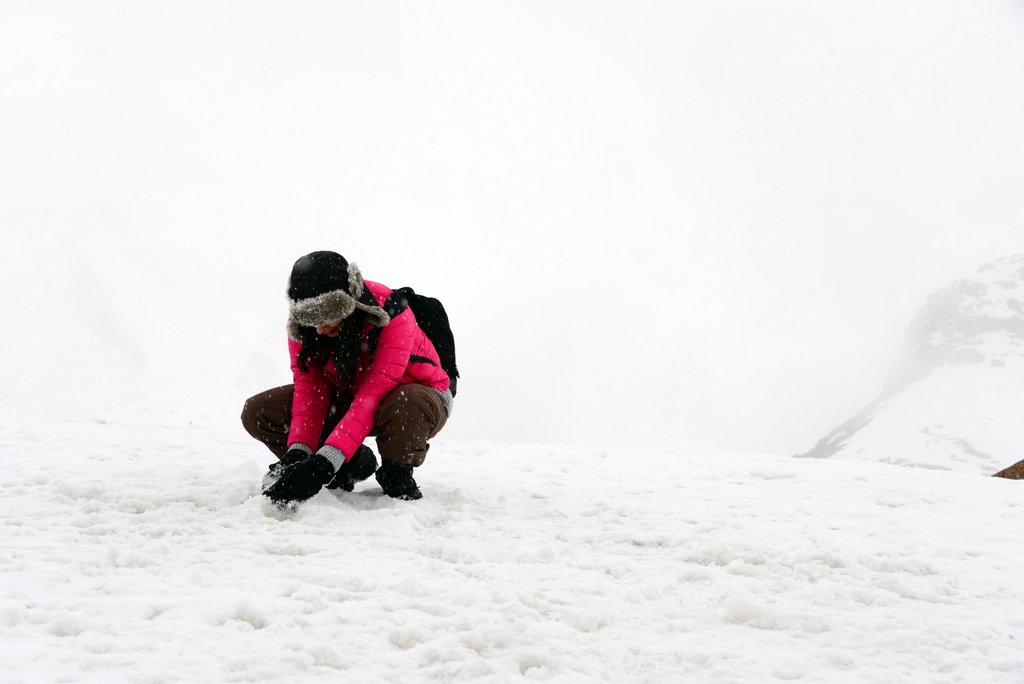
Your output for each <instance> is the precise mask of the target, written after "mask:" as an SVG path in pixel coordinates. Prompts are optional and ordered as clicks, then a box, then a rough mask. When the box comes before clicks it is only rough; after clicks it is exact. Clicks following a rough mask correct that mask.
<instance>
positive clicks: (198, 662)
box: [0, 415, 1024, 684]
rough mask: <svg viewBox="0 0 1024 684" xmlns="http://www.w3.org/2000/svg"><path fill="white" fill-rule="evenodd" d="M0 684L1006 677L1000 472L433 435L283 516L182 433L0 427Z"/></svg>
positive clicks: (224, 458) (238, 455)
mask: <svg viewBox="0 0 1024 684" xmlns="http://www.w3.org/2000/svg"><path fill="white" fill-rule="evenodd" d="M0 432H2V434H3V435H4V437H5V439H4V441H3V444H2V445H0V467H2V468H3V473H4V477H3V479H2V480H0V525H2V526H3V540H4V542H3V545H2V547H0V586H2V595H0V681H3V682H33V683H35V682H56V681H75V682H103V683H105V684H108V683H111V682H198V681H202V682H260V683H262V682H267V681H287V682H319V681H324V682H327V681H339V678H344V679H345V680H346V681H356V682H454V681H458V682H506V681H518V680H522V679H529V680H535V679H536V680H544V681H552V682H585V681H607V682H616V683H619V682H669V681H700V682H712V681H714V682H753V681H771V680H776V679H779V680H796V681H813V682H897V681H898V682H909V681H962V682H981V681H984V682H1020V681H1024V589H1022V588H1021V586H1020V583H1019V582H1018V581H1017V578H1018V571H1019V568H1020V567H1021V566H1022V564H1024V550H1022V548H1021V545H1020V543H1019V542H1020V525H1019V522H1020V519H1021V514H1022V512H1024V497H1022V496H1021V494H1022V489H1021V485H1020V483H1018V482H1013V481H1007V480H1000V479H994V478H982V477H977V476H975V475H973V474H964V473H957V472H937V471H923V470H910V469H906V468H899V467H894V466H891V465H885V464H873V463H850V462H843V461H840V460H808V459H794V458H786V457H776V456H751V455H735V454H725V453H714V452H693V453H678V454H668V453H645V452H638V451H618V452H613V451H594V450H587V449H579V448H569V447H555V446H509V445H503V444H493V443H456V442H445V441H438V442H437V443H436V445H435V448H434V449H432V450H431V453H430V458H429V459H428V461H427V464H426V466H425V467H424V468H422V469H421V470H420V471H418V479H419V481H420V484H421V486H422V488H423V491H424V494H425V498H424V499H423V500H422V501H418V502H400V501H394V500H391V499H386V498H383V497H382V496H381V495H380V493H379V489H378V488H377V487H376V486H375V485H371V484H369V483H363V484H361V485H359V486H357V489H356V491H355V492H353V493H351V494H344V493H342V494H339V495H336V494H334V493H332V492H321V493H320V494H318V495H317V496H316V497H314V498H313V499H312V500H310V501H309V502H307V503H306V504H305V505H304V506H303V507H302V508H301V509H300V510H299V511H298V513H297V514H295V515H292V516H285V515H281V514H275V512H273V509H270V508H268V507H267V506H266V505H265V504H264V502H263V500H262V497H260V496H259V495H258V494H257V491H258V482H259V480H260V476H261V474H262V471H263V469H264V468H265V466H266V464H267V463H268V462H269V461H270V460H271V458H270V457H269V454H268V452H266V451H265V450H264V449H262V447H261V446H260V445H258V444H256V443H254V442H253V441H252V440H250V439H248V437H246V436H245V435H243V434H242V432H241V428H238V429H236V430H233V431H231V432H228V433H225V432H223V431H220V430H215V429H211V428H202V427H199V426H197V425H188V424H182V425H166V426H163V427H160V426H149V427H140V426H139V425H138V424H117V423H98V422H90V421H87V420H81V419H54V418H30V417H15V416H11V415H0Z"/></svg>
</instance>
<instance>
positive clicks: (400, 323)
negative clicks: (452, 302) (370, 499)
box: [242, 252, 452, 505]
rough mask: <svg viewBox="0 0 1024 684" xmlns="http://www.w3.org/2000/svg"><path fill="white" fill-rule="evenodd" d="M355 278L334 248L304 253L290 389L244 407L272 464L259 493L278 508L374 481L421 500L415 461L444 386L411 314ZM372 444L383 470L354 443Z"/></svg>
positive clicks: (438, 411) (292, 319)
mask: <svg viewBox="0 0 1024 684" xmlns="http://www.w3.org/2000/svg"><path fill="white" fill-rule="evenodd" d="M390 295H391V290H390V289H389V288H387V287H385V286H383V285H380V284H378V283H374V282H370V281H368V280H367V281H364V280H363V278H362V275H361V274H360V273H359V269H358V268H357V267H356V265H355V264H350V263H348V261H347V260H346V259H345V258H344V257H343V256H341V255H340V254H337V253H335V252H313V253H311V254H307V255H306V256H303V257H301V258H300V259H299V260H298V261H296V262H295V265H294V266H293V267H292V272H291V278H290V280H289V283H288V297H289V299H290V305H289V319H288V336H289V339H288V350H289V352H290V354H291V367H292V377H293V381H294V382H293V384H291V385H285V386H283V387H277V388H274V389H271V390H267V391H265V392H262V393H260V394H257V395H256V396H254V397H250V398H249V399H248V400H247V401H246V402H245V407H244V408H243V410H242V424H243V425H244V426H245V429H246V431H247V432H248V433H249V434H250V435H252V436H253V437H254V438H256V439H257V440H259V441H261V442H263V443H264V444H265V445H266V446H267V447H268V448H269V449H270V450H271V451H272V452H273V453H274V455H276V456H277V457H278V459H279V462H278V463H274V464H273V465H271V466H270V472H268V473H267V476H266V477H265V478H264V487H263V493H264V494H265V495H266V496H268V497H269V498H270V499H271V500H273V501H274V502H275V503H277V504H278V505H282V504H288V503H292V502H298V501H303V500H305V499H308V498H310V497H312V496H313V495H315V494H316V493H317V492H319V491H320V489H321V488H322V487H324V486H327V487H328V488H337V489H343V490H346V491H352V489H353V486H354V484H355V483H356V482H358V481H360V480H364V479H366V478H368V477H370V475H373V474H374V473H376V479H377V482H378V483H379V484H380V486H381V489H383V491H384V493H385V494H386V495H388V496H390V497H394V498H397V499H405V500H414V499H419V498H421V497H422V494H421V492H420V490H419V487H418V486H417V484H416V480H415V479H414V478H413V468H415V467H418V466H421V465H423V461H424V459H425V458H426V456H427V450H428V449H429V448H430V445H429V444H428V440H429V439H431V438H432V437H434V436H435V435H437V433H438V432H440V431H441V428H443V427H444V425H445V423H446V422H447V420H448V415H449V413H450V412H451V408H452V392H451V391H450V389H449V387H450V380H449V378H448V375H447V374H446V373H445V371H444V369H443V368H442V367H441V362H440V359H439V357H438V354H437V351H436V350H435V349H434V345H433V343H432V342H431V341H430V338H428V337H427V335H426V334H425V333H424V332H423V331H422V330H421V329H420V327H419V326H418V325H417V323H416V317H415V315H414V314H413V311H412V309H410V308H409V307H408V306H406V305H405V304H404V303H403V302H392V301H389V297H390ZM369 436H374V437H376V443H377V450H378V451H379V453H380V457H381V464H380V468H377V459H376V457H375V456H374V454H373V451H371V450H370V448H369V447H367V446H365V445H364V444H363V441H364V440H365V439H366V438H367V437H369Z"/></svg>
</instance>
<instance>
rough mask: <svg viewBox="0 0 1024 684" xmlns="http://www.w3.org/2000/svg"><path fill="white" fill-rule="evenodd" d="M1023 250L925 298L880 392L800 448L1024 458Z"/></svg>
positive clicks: (998, 465)
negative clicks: (821, 436) (817, 439)
mask: <svg viewBox="0 0 1024 684" xmlns="http://www.w3.org/2000/svg"><path fill="white" fill-rule="evenodd" d="M1022 387H1024V255H1016V256H1011V257H1007V258H1004V259H1001V260H999V261H997V262H994V263H990V264H986V265H984V266H982V267H981V268H979V269H978V271H977V273H976V274H974V275H973V276H972V277H970V278H965V279H962V280H958V281H956V282H955V283H953V284H952V285H950V286H949V287H947V288H945V289H943V290H941V291H939V292H937V293H936V294H934V295H933V296H932V297H931V298H929V300H928V302H927V304H926V305H925V306H924V308H922V310H921V311H920V312H919V313H918V314H917V316H916V317H915V318H914V320H913V322H912V323H911V325H910V329H909V331H908V333H907V337H906V340H905V341H904V343H903V346H902V348H901V350H900V352H899V355H898V356H897V359H896V361H895V362H894V363H893V365H892V367H891V369H890V372H889V377H888V380H887V382H886V386H885V389H884V391H883V393H882V395H881V396H880V397H879V398H878V399H876V400H875V401H873V402H871V403H870V404H868V406H866V407H865V408H864V409H862V410H861V411H860V412H859V413H858V414H857V415H855V416H854V417H853V418H851V419H849V420H848V421H846V422H845V423H843V424H842V425H840V426H839V427H838V428H836V429H835V430H833V431H832V432H831V433H829V435H827V436H826V437H825V438H824V439H822V440H821V441H820V442H819V443H818V444H817V445H816V446H815V447H814V448H813V449H812V450H811V451H810V452H808V453H807V454H806V455H807V456H815V457H838V458H850V459H859V460H870V461H882V462H888V463H897V464H902V465H911V466H919V467H924V468H941V469H949V470H962V471H965V472H975V473H982V474H992V473H994V472H996V471H998V470H1001V469H1002V468H1005V467H1006V466H1009V465H1011V464H1013V463H1015V462H1016V461H1018V460H1020V459H1021V458H1024V421H1021V420H1020V416H1021V415H1024V392H1022V391H1021V388H1022Z"/></svg>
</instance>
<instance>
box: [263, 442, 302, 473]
mask: <svg viewBox="0 0 1024 684" xmlns="http://www.w3.org/2000/svg"><path fill="white" fill-rule="evenodd" d="M309 456H310V454H309V452H308V451H306V450H305V449H296V448H295V447H292V448H291V449H289V450H288V451H286V452H285V454H284V456H282V457H281V460H279V461H278V462H277V463H271V464H270V472H274V471H275V470H277V469H278V468H283V467H284V466H288V465H291V464H292V463H298V462H299V461H305V460H306V459H307V458H309Z"/></svg>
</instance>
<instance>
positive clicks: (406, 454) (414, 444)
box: [242, 384, 448, 466]
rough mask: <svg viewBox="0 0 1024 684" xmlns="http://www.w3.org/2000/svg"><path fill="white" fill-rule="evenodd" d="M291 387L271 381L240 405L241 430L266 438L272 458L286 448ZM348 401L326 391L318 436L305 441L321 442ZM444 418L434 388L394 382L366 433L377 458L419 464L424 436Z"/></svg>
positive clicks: (425, 446) (433, 432)
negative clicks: (327, 402) (323, 418)
mask: <svg viewBox="0 0 1024 684" xmlns="http://www.w3.org/2000/svg"><path fill="white" fill-rule="evenodd" d="M294 393H295V385H284V386H283V387H275V388H274V389H271V390H267V391H266V392H260V393H259V394H257V395H255V396H253V397H249V398H248V399H247V400H246V402H245V406H244V407H243V408H242V425H243V426H244V427H245V430H246V432H248V433H249V434H250V435H252V436H253V437H255V438H256V439H258V440H259V441H261V442H263V443H264V444H266V445H267V448H268V449H270V450H271V451H272V452H273V453H274V455H275V456H277V457H278V458H281V457H282V456H284V454H285V452H286V451H288V426H289V424H290V423H291V419H292V396H293V395H294ZM351 401H352V399H351V398H350V397H345V396H342V395H341V394H339V393H333V392H332V394H331V406H330V409H329V410H328V412H327V420H326V421H325V422H324V429H323V432H322V433H321V434H320V441H319V443H318V444H311V445H310V446H311V447H313V450H314V451H315V450H316V449H319V448H320V447H321V446H323V443H324V441H325V440H326V439H327V438H328V437H329V436H330V434H331V432H333V431H334V428H335V427H336V426H337V425H338V423H339V422H341V419H342V417H344V415H345V412H346V411H347V410H348V407H349V404H350V403H351ZM447 421H448V412H447V411H445V409H444V404H443V403H442V402H441V397H439V396H438V395H437V392H435V391H434V390H432V389H430V388H429V387H425V386H423V385H417V384H408V385H400V386H399V387H398V388H396V389H395V390H393V391H392V392H391V393H390V394H388V395H387V396H386V397H384V401H382V402H381V404H380V407H379V408H378V409H377V413H376V415H375V416H374V424H373V430H371V431H370V436H372V437H376V438H377V451H378V452H379V453H380V457H381V460H384V461H392V462H394V463H401V464H403V465H412V466H419V465H423V461H424V459H426V457H427V450H428V449H430V445H429V444H427V440H428V439H430V438H431V437H433V436H434V435H436V434H437V433H438V432H440V431H441V428H443V427H444V424H445V423H446V422H447Z"/></svg>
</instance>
